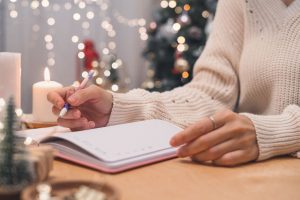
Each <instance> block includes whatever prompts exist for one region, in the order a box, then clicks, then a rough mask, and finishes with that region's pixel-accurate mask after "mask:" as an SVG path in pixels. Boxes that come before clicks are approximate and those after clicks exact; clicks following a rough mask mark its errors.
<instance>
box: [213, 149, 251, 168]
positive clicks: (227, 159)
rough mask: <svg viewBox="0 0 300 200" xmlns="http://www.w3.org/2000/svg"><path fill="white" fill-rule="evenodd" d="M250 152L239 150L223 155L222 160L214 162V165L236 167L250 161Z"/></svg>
mask: <svg viewBox="0 0 300 200" xmlns="http://www.w3.org/2000/svg"><path fill="white" fill-rule="evenodd" d="M248 153H249V152H248V150H237V151H233V152H229V153H227V154H225V155H223V156H222V157H221V158H219V159H217V160H214V161H213V163H214V164H216V165H221V166H227V167H231V166H235V165H239V164H243V163H247V162H249V161H250V159H249V156H248Z"/></svg>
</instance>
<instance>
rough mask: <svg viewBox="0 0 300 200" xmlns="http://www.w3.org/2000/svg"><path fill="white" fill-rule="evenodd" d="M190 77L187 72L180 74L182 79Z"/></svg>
mask: <svg viewBox="0 0 300 200" xmlns="http://www.w3.org/2000/svg"><path fill="white" fill-rule="evenodd" d="M189 76H190V74H189V73H188V72H183V73H182V78H185V79H186V78H188V77H189Z"/></svg>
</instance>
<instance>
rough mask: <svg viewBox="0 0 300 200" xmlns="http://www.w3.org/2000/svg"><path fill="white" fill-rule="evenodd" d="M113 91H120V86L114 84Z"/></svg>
mask: <svg viewBox="0 0 300 200" xmlns="http://www.w3.org/2000/svg"><path fill="white" fill-rule="evenodd" d="M111 90H112V91H113V92H117V91H118V90H119V86H118V85H117V84H113V85H112V86H111Z"/></svg>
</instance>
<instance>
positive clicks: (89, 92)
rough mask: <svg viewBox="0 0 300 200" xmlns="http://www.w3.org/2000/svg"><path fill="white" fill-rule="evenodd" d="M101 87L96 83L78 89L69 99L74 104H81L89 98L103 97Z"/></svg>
mask: <svg viewBox="0 0 300 200" xmlns="http://www.w3.org/2000/svg"><path fill="white" fill-rule="evenodd" d="M97 90H100V88H99V87H97V86H95V85H91V86H89V87H87V88H84V89H81V90H78V91H76V92H75V93H74V94H73V95H71V96H70V97H69V98H68V99H67V101H68V102H69V103H70V104H71V105H72V106H79V105H81V104H83V103H85V102H87V101H89V100H92V99H100V98H101V90H100V91H97Z"/></svg>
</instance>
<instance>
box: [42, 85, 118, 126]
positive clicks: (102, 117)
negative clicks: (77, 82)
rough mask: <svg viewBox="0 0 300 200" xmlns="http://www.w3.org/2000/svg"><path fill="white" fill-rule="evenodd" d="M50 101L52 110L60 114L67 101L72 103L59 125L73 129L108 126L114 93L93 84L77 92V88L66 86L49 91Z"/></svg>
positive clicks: (60, 119)
mask: <svg viewBox="0 0 300 200" xmlns="http://www.w3.org/2000/svg"><path fill="white" fill-rule="evenodd" d="M47 98H48V101H50V102H51V103H52V104H53V107H52V111H53V113H54V114H55V115H57V116H58V115H59V113H60V111H61V109H62V108H63V107H64V104H65V102H68V103H69V104H70V105H71V108H70V109H69V111H68V112H67V113H66V114H65V116H63V117H62V118H58V120H57V122H58V125H60V126H64V127H67V128H70V129H71V130H73V131H78V130H85V129H91V128H97V127H103V126H106V125H107V123H108V120H109V117H110V114H111V110H112V102H113V100H112V99H113V97H112V94H111V93H109V92H107V91H105V90H104V89H102V88H100V87H97V86H95V85H91V86H89V87H87V88H84V89H81V90H78V91H76V92H75V88H73V87H66V88H62V89H58V90H55V91H52V92H49V94H48V96H47Z"/></svg>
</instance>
